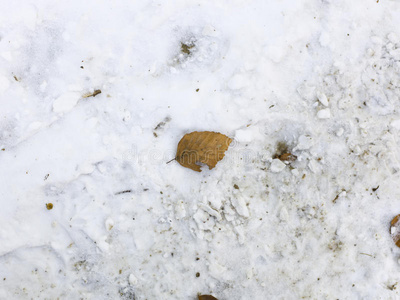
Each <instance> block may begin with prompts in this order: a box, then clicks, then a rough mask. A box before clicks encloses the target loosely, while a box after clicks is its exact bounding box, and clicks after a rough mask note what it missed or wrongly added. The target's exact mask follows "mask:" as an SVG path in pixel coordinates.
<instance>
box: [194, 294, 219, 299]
mask: <svg viewBox="0 0 400 300" xmlns="http://www.w3.org/2000/svg"><path fill="white" fill-rule="evenodd" d="M198 297H199V300H218V299H217V298H215V297H214V296H211V295H199V296H198Z"/></svg>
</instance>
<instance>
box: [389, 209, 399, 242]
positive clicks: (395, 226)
mask: <svg viewBox="0 0 400 300" xmlns="http://www.w3.org/2000/svg"><path fill="white" fill-rule="evenodd" d="M399 221H400V215H397V216H395V217H394V218H393V220H392V221H391V222H390V234H391V236H392V239H393V241H394V243H395V244H396V246H397V247H400V228H399V227H400V226H399V225H400V222H399Z"/></svg>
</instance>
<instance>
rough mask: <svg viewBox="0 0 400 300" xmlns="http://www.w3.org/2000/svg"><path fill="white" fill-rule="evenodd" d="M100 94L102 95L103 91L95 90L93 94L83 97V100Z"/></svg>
mask: <svg viewBox="0 0 400 300" xmlns="http://www.w3.org/2000/svg"><path fill="white" fill-rule="evenodd" d="M98 94H101V90H95V91H94V92H93V93H87V94H85V95H83V96H82V98H89V97H96V96H97V95H98Z"/></svg>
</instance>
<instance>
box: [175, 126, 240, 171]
mask: <svg viewBox="0 0 400 300" xmlns="http://www.w3.org/2000/svg"><path fill="white" fill-rule="evenodd" d="M231 142H232V139H231V138H229V137H227V136H226V135H224V134H222V133H219V132H212V131H202V132H198V131H194V132H191V133H188V134H185V135H184V136H183V138H182V139H181V140H180V141H179V143H178V150H177V152H176V156H175V159H176V161H177V162H178V163H180V164H181V165H182V166H184V167H185V168H189V169H192V170H194V171H197V172H201V169H200V164H206V165H207V166H208V167H209V168H210V169H213V168H214V167H215V166H216V164H217V163H218V162H219V161H220V160H221V159H223V158H224V156H225V151H226V150H227V149H228V147H229V144H230V143H231Z"/></svg>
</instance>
